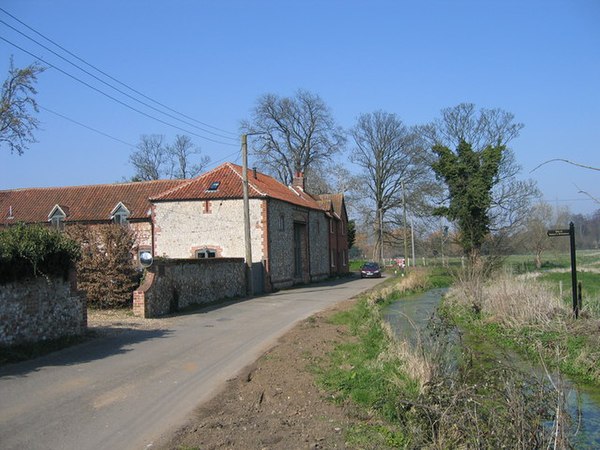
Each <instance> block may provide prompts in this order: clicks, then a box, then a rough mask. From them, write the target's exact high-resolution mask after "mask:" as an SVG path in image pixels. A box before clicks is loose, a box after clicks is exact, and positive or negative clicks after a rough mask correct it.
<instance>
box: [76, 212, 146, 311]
mask: <svg viewBox="0 0 600 450" xmlns="http://www.w3.org/2000/svg"><path fill="white" fill-rule="evenodd" d="M67 233H68V234H69V235H70V236H71V237H72V238H73V239H75V240H76V241H77V242H79V244H80V245H81V260H80V261H79V263H78V264H77V281H78V285H79V289H81V290H83V291H85V293H86V295H87V300H88V305H90V306H93V307H96V308H101V309H102V308H114V307H120V308H123V307H128V306H131V303H132V292H133V290H134V289H135V288H136V287H137V285H138V283H139V274H138V272H137V271H136V268H135V266H134V264H133V259H132V256H131V249H132V247H133V245H134V242H135V236H134V234H133V232H132V231H131V230H130V229H129V228H127V227H123V226H121V225H116V224H111V225H94V226H79V225H76V226H73V227H70V228H68V229H67Z"/></svg>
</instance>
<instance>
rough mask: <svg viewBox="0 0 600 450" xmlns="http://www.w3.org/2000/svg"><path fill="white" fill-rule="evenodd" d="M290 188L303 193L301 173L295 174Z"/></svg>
mask: <svg viewBox="0 0 600 450" xmlns="http://www.w3.org/2000/svg"><path fill="white" fill-rule="evenodd" d="M292 186H293V187H295V188H298V189H300V190H301V191H302V192H304V174H303V173H302V172H296V175H295V176H294V179H293V180H292Z"/></svg>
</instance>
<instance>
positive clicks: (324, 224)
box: [308, 211, 330, 281]
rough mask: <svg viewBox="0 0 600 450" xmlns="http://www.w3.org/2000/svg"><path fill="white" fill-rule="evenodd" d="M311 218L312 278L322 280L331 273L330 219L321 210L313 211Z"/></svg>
mask: <svg viewBox="0 0 600 450" xmlns="http://www.w3.org/2000/svg"><path fill="white" fill-rule="evenodd" d="M309 220H310V226H309V229H308V235H309V238H308V243H309V246H310V247H309V253H310V279H311V281H320V280H324V279H325V278H327V277H328V276H329V275H330V273H329V246H328V242H329V241H328V240H329V235H328V233H329V228H328V219H327V216H325V214H323V212H321V211H311V212H310V215H309Z"/></svg>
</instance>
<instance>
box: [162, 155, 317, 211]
mask: <svg viewBox="0 0 600 450" xmlns="http://www.w3.org/2000/svg"><path fill="white" fill-rule="evenodd" d="M215 182H219V187H218V188H217V189H216V190H212V191H211V190H209V187H210V186H211V185H212V184H213V183H215ZM248 194H249V196H250V198H274V199H277V200H282V201H284V202H288V203H291V204H293V205H298V206H303V207H306V208H311V209H322V207H321V205H320V204H319V202H318V201H317V200H315V199H314V198H313V197H312V196H311V195H309V194H307V193H305V192H303V191H302V190H300V189H297V188H292V187H289V186H285V185H284V184H283V183H281V182H279V181H277V180H276V179H275V178H273V177H270V176H268V175H265V174H263V173H260V172H256V177H255V176H254V171H253V170H248ZM242 196H243V195H242V167H241V166H238V165H236V164H232V163H224V164H222V165H220V166H219V167H217V168H215V169H213V170H211V171H210V172H206V173H205V174H202V175H200V176H198V177H196V178H194V179H192V180H188V181H187V182H186V183H184V184H182V185H180V186H177V187H175V188H173V189H171V190H170V191H168V192H163V193H162V194H159V195H157V196H155V197H153V198H152V199H151V200H153V201H169V200H210V199H233V198H242Z"/></svg>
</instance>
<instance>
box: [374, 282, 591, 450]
mask: <svg viewBox="0 0 600 450" xmlns="http://www.w3.org/2000/svg"><path fill="white" fill-rule="evenodd" d="M445 292H446V289H432V290H430V291H427V292H425V293H422V294H419V295H415V296H412V297H408V298H402V299H400V300H398V301H396V302H394V303H392V304H391V305H390V306H389V307H388V308H387V309H386V310H385V312H384V318H385V320H386V321H387V322H388V323H389V324H390V326H391V328H392V330H393V331H394V333H395V335H396V337H397V338H398V339H401V340H404V341H407V342H409V343H411V344H412V345H416V343H417V340H418V336H419V331H423V330H425V327H427V325H428V323H429V321H430V319H431V317H432V316H433V314H434V313H435V311H436V309H437V307H438V305H439V303H440V300H441V298H442V296H443V295H444V293H445ZM458 342H459V340H458V339H456V343H457V346H458ZM480 344H481V343H480ZM492 348H494V347H493V344H492V345H485V344H482V345H480V346H479V348H478V351H479V352H481V353H486V352H487V353H488V355H487V357H489V358H490V359H497V358H503V359H506V358H509V359H510V361H511V364H513V365H516V366H518V367H519V369H521V370H523V369H525V370H527V371H529V372H532V373H535V374H538V375H539V374H542V373H543V370H542V368H541V367H534V366H532V365H531V363H529V362H527V361H524V360H523V359H521V358H520V357H519V356H518V355H516V354H514V353H510V354H509V355H507V354H506V352H504V351H501V350H499V349H497V348H496V349H495V350H492ZM491 351H494V354H493V355H490V354H489V352H491ZM455 352H456V354H457V355H458V354H459V353H460V349H458V348H456V349H455ZM554 378H556V377H554ZM562 379H563V384H564V391H565V392H566V393H567V402H566V403H567V409H568V411H569V414H570V416H571V418H572V420H573V421H574V429H575V430H576V434H575V435H574V436H571V437H570V441H571V443H572V444H573V446H574V448H577V449H599V448H600V390H599V389H598V388H597V387H591V386H588V385H584V384H581V383H578V382H576V381H573V380H570V379H568V378H566V377H564V376H563V377H562Z"/></svg>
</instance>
